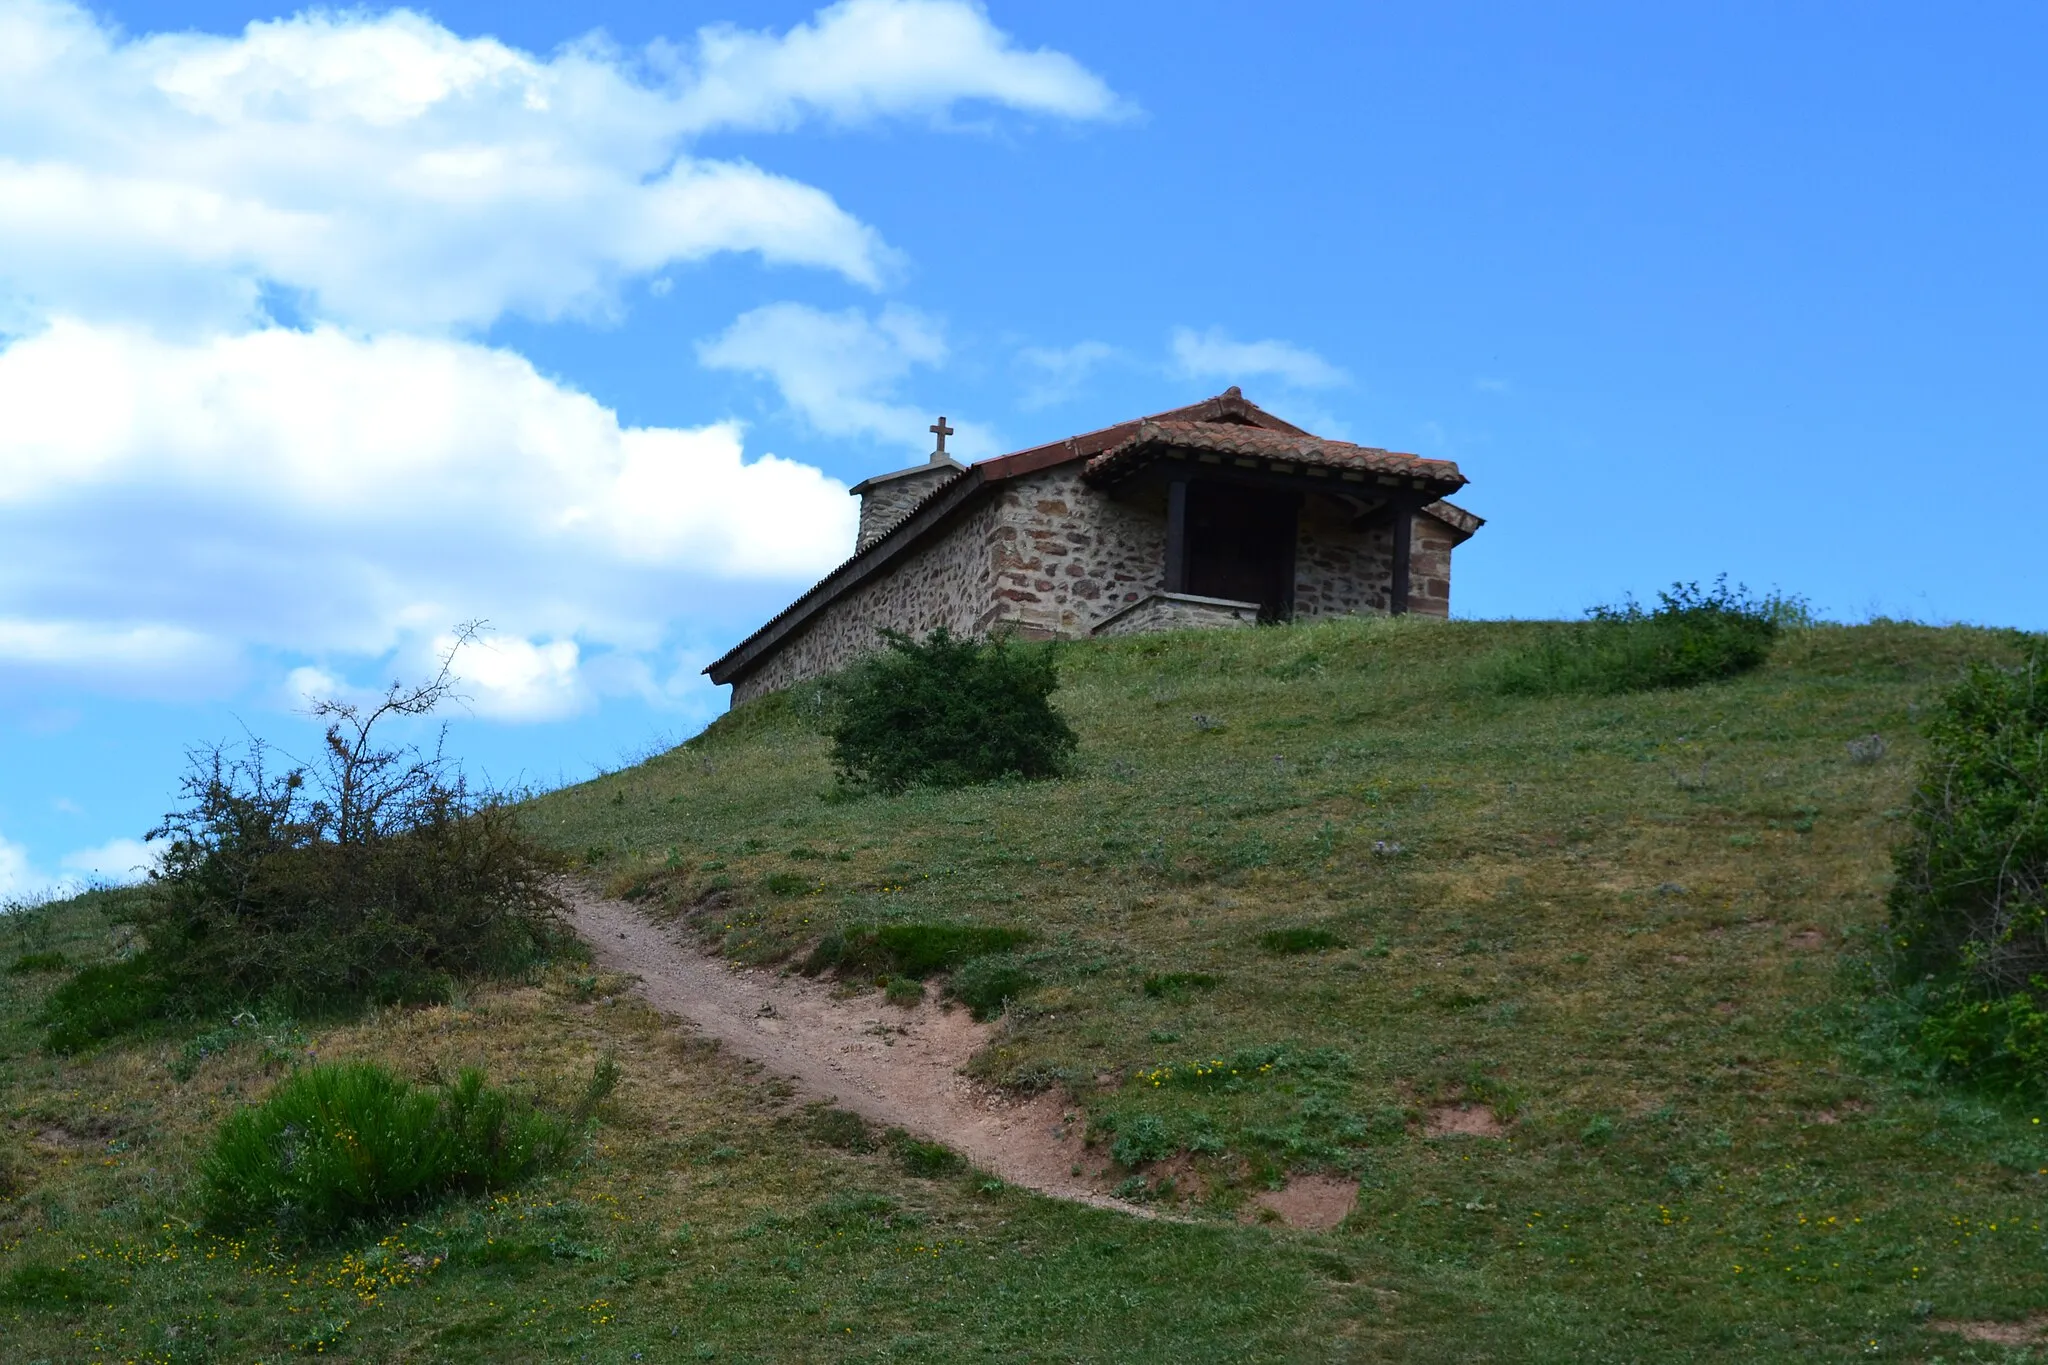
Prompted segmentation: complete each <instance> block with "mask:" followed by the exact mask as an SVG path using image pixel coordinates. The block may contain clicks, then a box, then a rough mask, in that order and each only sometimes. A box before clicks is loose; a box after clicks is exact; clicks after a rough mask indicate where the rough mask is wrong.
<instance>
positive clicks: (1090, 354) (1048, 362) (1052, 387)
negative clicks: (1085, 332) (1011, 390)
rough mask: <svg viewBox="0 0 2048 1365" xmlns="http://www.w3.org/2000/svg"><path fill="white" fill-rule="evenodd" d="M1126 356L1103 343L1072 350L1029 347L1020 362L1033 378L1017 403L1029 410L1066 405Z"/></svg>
mask: <svg viewBox="0 0 2048 1365" xmlns="http://www.w3.org/2000/svg"><path fill="white" fill-rule="evenodd" d="M1122 356H1123V353H1122V352H1121V351H1119V350H1117V349H1116V348H1115V347H1114V346H1111V345H1108V344H1107V343H1105V342H1100V341H1078V342H1075V343H1074V344H1073V345H1072V346H1027V347H1025V348H1024V349H1023V350H1021V351H1019V352H1018V353H1017V359H1018V361H1019V363H1021V364H1022V365H1023V366H1024V368H1025V369H1026V370H1027V371H1028V372H1029V373H1030V374H1031V376H1032V377H1031V379H1030V380H1029V381H1028V382H1027V383H1026V384H1025V386H1024V392H1023V394H1022V395H1021V396H1020V397H1019V399H1018V401H1019V402H1020V403H1022V404H1023V406H1025V407H1027V408H1044V407H1051V406H1052V405H1053V404H1055V403H1063V402H1065V401H1066V400H1067V399H1069V398H1071V397H1073V396H1074V394H1075V393H1076V392H1078V391H1079V390H1080V387H1081V385H1082V384H1083V383H1085V382H1086V381H1087V379H1088V377H1089V376H1090V375H1092V374H1094V373H1095V372H1096V371H1097V370H1099V369H1101V368H1102V367H1103V366H1104V365H1106V364H1108V363H1109V362H1110V361H1112V360H1118V359H1121V358H1122Z"/></svg>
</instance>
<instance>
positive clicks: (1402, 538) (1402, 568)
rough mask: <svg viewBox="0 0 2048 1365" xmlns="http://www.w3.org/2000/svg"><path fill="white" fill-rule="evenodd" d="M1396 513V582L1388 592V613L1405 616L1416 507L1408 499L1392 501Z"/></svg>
mask: <svg viewBox="0 0 2048 1365" xmlns="http://www.w3.org/2000/svg"><path fill="white" fill-rule="evenodd" d="M1391 502H1392V507H1393V513H1394V582H1393V586H1392V587H1391V588H1389V589H1388V591H1387V611H1388V612H1389V613H1390V614H1392V615H1394V616H1403V615H1406V614H1407V611H1408V573H1409V563H1410V560H1411V558H1412V556H1413V548H1414V547H1413V544H1412V542H1413V541H1414V539H1415V507H1414V505H1413V504H1412V503H1410V502H1409V501H1408V500H1407V499H1406V498H1395V499H1392V500H1391Z"/></svg>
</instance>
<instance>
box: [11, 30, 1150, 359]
mask: <svg viewBox="0 0 2048 1365" xmlns="http://www.w3.org/2000/svg"><path fill="white" fill-rule="evenodd" d="M650 55H651V56H653V57H655V58H659V59H662V60H665V61H667V62H668V63H669V64H670V65H672V66H674V67H675V68H676V69H675V70H674V71H673V72H672V73H671V76H670V78H669V79H667V80H654V81H650V79H649V74H648V73H649V67H650V62H649V61H648V60H647V58H648V57H649V56H650ZM977 99H978V100H987V101H993V102H995V103H998V104H1002V105H1006V106H1009V107H1013V108H1018V109H1023V110H1027V111H1038V112H1049V113H1055V114H1061V115H1065V116H1068V117H1075V118H1087V117H1100V116H1102V115H1104V114H1107V113H1109V112H1111V111H1112V108H1113V105H1114V100H1113V97H1112V96H1111V95H1110V94H1109V92H1108V90H1107V89H1106V87H1104V86H1103V85H1102V83H1101V82H1100V81H1099V80H1098V79H1096V78H1095V77H1094V76H1092V75H1090V74H1089V73H1088V72H1086V71H1085V70H1083V69H1082V68H1081V67H1080V66H1078V65H1077V64H1076V63H1074V62H1073V60H1072V59H1071V58H1068V57H1065V56H1063V55H1061V54H1058V53H1052V52H1023V51H1019V50H1017V49H1015V48H1014V47H1013V46H1012V45H1011V43H1010V41H1009V39H1008V38H1007V36H1006V35H1004V34H1002V33H1001V32H1000V31H998V30H997V29H995V28H994V27H993V26H992V25H991V24H990V23H989V21H988V17H987V15H986V14H984V13H983V12H982V11H981V10H980V9H979V8H978V7H976V6H973V5H970V4H964V3H957V2H956V0H854V3H851V4H846V5H841V6H835V7H834V8H832V9H828V10H825V11H823V12H821V13H820V14H819V16H818V17H817V19H816V21H815V22H814V23H811V24H800V25H798V26H797V27H796V28H794V29H792V30H791V31H790V32H789V33H788V34H786V35H782V36H779V37H778V36H775V35H771V34H765V33H743V32H740V31H738V30H735V29H730V28H718V29H712V30H706V31H705V32H704V33H703V34H702V35H700V36H699V39H698V41H697V43H696V45H695V48H694V50H693V52H692V53H690V54H678V53H677V52H676V51H675V49H673V48H662V49H659V50H657V51H656V52H654V53H652V54H631V53H623V52H620V51H618V50H616V49H614V48H612V47H610V46H608V45H606V44H604V43H602V42H600V41H597V40H586V41H584V42H580V43H575V44H571V45H569V46H567V47H565V48H562V49H561V50H559V51H557V52H556V53H554V54H553V55H552V56H549V57H546V58H542V57H536V56H534V55H532V54H529V53H526V52H522V51H520V50H518V49H516V48H512V47H508V46H506V45H504V44H502V43H500V42H498V41H496V40H494V39H489V38H462V37H458V36H457V35H456V34H454V33H451V32H449V31H448V30H447V29H445V28H443V27H441V26H440V25H439V24H437V23H435V22H434V21H433V20H431V19H428V18H426V17H424V16H422V15H419V14H415V13H411V12H409V11H406V10H393V11H389V12H385V13H375V12H371V11H364V10H338V11H325V10H311V11H307V12H304V13H301V14H299V15H296V16H294V17H292V18H288V19H280V20H275V21H270V22H263V23H252V24H250V25H249V26H248V28H247V29H246V30H244V31H243V32H242V33H241V34H239V35H237V36H233V37H222V36H216V35H210V34H200V33H168V34H156V35H151V36H146V37H141V38H133V39H130V38H125V37H123V36H122V35H120V34H119V33H118V32H117V31H115V30H114V29H112V28H111V27H109V26H107V25H105V24H103V23H101V22H100V21H99V20H97V19H95V18H93V17H92V16H91V15H89V14H88V13H87V12H86V11H85V10H83V9H81V8H79V7H77V6H75V5H72V4H68V3H62V0H0V329H7V330H17V331H19V330H24V329H25V328H27V327H29V326H32V325H33V324H34V322H35V321H36V320H38V319H42V318H48V317H51V316H55V315H58V314H65V315H72V316H81V317H89V318H98V319H107V318H119V319H123V320H129V321H134V320H138V319H147V320H150V321H153V322H155V323H158V324H160V325H164V326H179V327H185V328H190V327H193V326H207V325H211V326H224V325H241V324H244V323H246V322H247V321H248V320H250V319H251V318H254V317H255V316H257V314H258V312H259V309H260V302H261V299H262V297H263V290H264V288H265V287H266V286H270V287H273V288H280V289H283V290H285V291H287V292H289V293H291V294H293V295H296V296H298V297H299V298H300V299H301V300H302V302H303V304H304V306H305V307H307V308H309V309H310V310H311V312H312V314H313V315H314V316H316V317H319V318H322V319H326V320H330V321H336V322H341V323H345V324H348V325H352V326H362V327H393V326H397V327H406V328H411V329H421V328H445V327H465V326H466V327H474V326H481V325H484V324H487V323H489V322H490V321H492V320H493V319H495V318H497V317H499V316H501V315H502V314H504V313H506V312H519V313H524V314H528V315H531V316H535V317H541V318H552V317H559V316H563V315H565V314H587V313H593V312H603V311H606V310H607V309H609V308H612V307H614V306H615V305H616V298H617V287H618V285H619V284H620V283H621V282H622V281H623V280H625V279H627V278H631V277H634V276H639V275H645V274H652V273H657V272H659V271H661V270H663V269H665V268H667V267H669V266H671V265H674V264H677V263H682V262H693V261H701V260H704V259H705V258H707V257H709V256H712V255H716V254H719V253H723V252H751V253H755V254H757V255H759V256H760V257H761V258H762V259H764V260H766V261H770V262H776V263H784V264H793V265H803V266H811V267H817V268H821V269H825V270H830V271H835V272H837V273H839V274H841V275H843V276H845V277H846V278H848V279H850V280H853V281H856V282H858V283H861V284H865V285H876V284H879V283H881V282H882V280H883V279H884V278H885V276H887V275H888V274H889V273H890V271H891V269H892V268H893V263H894V257H893V253H891V252H890V250H889V249H888V248H887V247H886V246H885V245H884V244H883V242H882V240H881V238H880V236H879V235H878V234H877V233H876V232H875V231H874V230H873V229H872V228H870V227H868V226H867V225H865V224H863V223H861V222H859V221H858V220H857V219H856V218H854V217H853V216H852V215H851V214H849V213H847V212H846V211H845V210H844V209H842V208H840V207H839V206H838V205H837V204H836V203H835V202H833V200H832V198H831V197H830V196H829V195H827V194H826V193H824V192H823V191H821V190H819V189H816V188H814V187H812V186H809V185H805V184H801V183H799V182H797V181H794V180H790V179H787V178H785V177H782V176H778V175H774V174H772V173H770V172H768V171H765V170H763V169H761V168H760V167H758V166H755V165H752V164H750V163H747V162H743V161H721V160H705V159H699V158H696V157H693V156H692V155H690V154H689V152H688V150H687V144H688V141H689V139H690V138H691V137H692V136H694V135H696V134H699V133H702V132H705V131H707V130H710V129H713V128H716V127H721V126H744V127H786V126H789V125H790V124H792V123H793V122H795V121H797V120H798V119H799V118H800V116H801V115H802V114H803V113H804V112H805V111H816V112H818V113H820V114H823V115H825V116H828V117H831V118H834V119H838V120H841V121H847V120H856V119H864V118H872V117H876V116H880V115H884V114H895V113H920V112H925V113H929V112H937V111H940V110H943V109H945V108H947V107H949V106H950V105H951V104H953V103H955V102H958V101H962V100H977Z"/></svg>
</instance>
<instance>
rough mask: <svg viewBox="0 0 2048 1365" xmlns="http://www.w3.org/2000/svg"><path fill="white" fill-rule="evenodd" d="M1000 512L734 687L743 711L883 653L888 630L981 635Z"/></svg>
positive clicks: (974, 520)
mask: <svg viewBox="0 0 2048 1365" xmlns="http://www.w3.org/2000/svg"><path fill="white" fill-rule="evenodd" d="M993 512H994V509H993V508H991V507H989V506H987V505H984V506H982V507H980V508H978V509H976V510H975V511H974V512H971V513H969V514H968V515H967V516H965V517H963V518H962V519H961V520H960V521H958V522H956V523H955V524H954V525H953V527H952V529H951V530H950V531H949V532H948V533H947V534H945V535H942V536H940V537H938V538H937V539H936V540H934V541H932V542H931V543H930V544H927V545H925V546H924V547H922V548H921V549H919V550H917V551H915V552H913V553H912V554H910V555H908V556H906V557H905V558H904V559H903V560H901V561H899V562H898V563H895V564H892V565H890V566H888V567H887V568H885V569H884V570H882V572H880V573H878V574H876V575H875V576H874V577H873V578H870V579H869V580H868V581H867V582H865V583H863V584H861V585H860V586H859V587H857V588H855V589H853V590H852V591H850V592H848V593H846V594H845V595H844V596H842V597H841V598H839V600H838V601H836V602H834V603H832V604H831V605H830V606H828V607H826V608H825V609H824V610H823V611H821V612H819V613H818V614H817V616H815V617H813V618H812V619H811V621H810V622H809V623H808V624H807V625H805V626H804V627H803V628H802V629H801V630H799V631H798V632H797V633H796V635H795V636H794V637H792V638H790V639H786V640H784V641H782V642H781V643H780V644H779V645H777V646H775V647H774V648H772V649H770V650H769V652H768V657H767V659H766V660H765V661H764V662H763V663H762V664H761V666H760V667H759V668H757V669H755V670H754V671H753V672H751V673H749V674H747V675H746V676H745V677H743V678H739V679H736V680H735V681H734V682H733V686H732V699H733V704H734V705H735V706H737V705H739V704H740V703H741V702H746V701H751V700H753V699H754V698H755V697H759V696H763V695H765V694H767V693H769V692H775V691H778V690H780V689H782V688H785V687H789V686H791V685H793V684H795V683H800V682H804V681H807V680H808V679H811V678H818V677H823V676H824V675H825V674H827V673H832V672H836V671H837V670H839V669H841V668H844V667H846V666H847V665H848V664H850V663H852V662H853V661H854V660H856V659H858V658H860V657H862V656H863V655H866V654H871V653H873V652H874V651H875V650H876V649H878V648H880V646H881V631H882V630H883V629H884V628H885V627H886V628H888V629H892V630H900V631H903V632H904V633H905V634H908V635H915V636H923V635H926V634H929V633H930V632H932V631H934V630H937V629H938V628H939V627H941V626H944V627H945V628H946V629H948V630H950V631H952V632H953V633H954V634H956V635H966V634H971V633H974V632H976V631H977V630H979V629H980V628H981V627H980V622H981V618H982V617H983V616H984V615H985V614H986V607H987V604H988V600H989V557H988V549H987V547H988V543H989V534H990V527H991V523H992V520H993Z"/></svg>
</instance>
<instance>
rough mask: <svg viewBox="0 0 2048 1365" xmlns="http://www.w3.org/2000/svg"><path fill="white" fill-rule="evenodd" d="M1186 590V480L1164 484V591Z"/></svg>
mask: <svg viewBox="0 0 2048 1365" xmlns="http://www.w3.org/2000/svg"><path fill="white" fill-rule="evenodd" d="M1187 590H1188V481H1187V480H1186V479H1175V480H1173V481H1172V482H1171V483H1169V484H1167V485H1166V591H1168V592H1186V591H1187Z"/></svg>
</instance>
